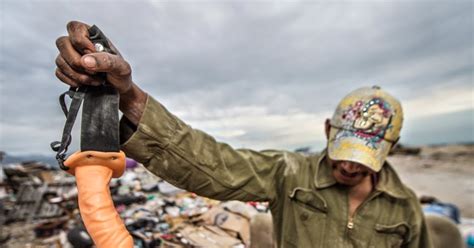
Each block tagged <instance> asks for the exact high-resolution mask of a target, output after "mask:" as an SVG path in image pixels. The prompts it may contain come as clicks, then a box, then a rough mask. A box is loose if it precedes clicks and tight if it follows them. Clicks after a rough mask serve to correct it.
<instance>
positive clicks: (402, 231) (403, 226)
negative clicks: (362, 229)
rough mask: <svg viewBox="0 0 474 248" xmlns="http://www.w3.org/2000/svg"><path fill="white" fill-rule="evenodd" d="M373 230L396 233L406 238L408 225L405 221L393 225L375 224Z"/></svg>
mask: <svg viewBox="0 0 474 248" xmlns="http://www.w3.org/2000/svg"><path fill="white" fill-rule="evenodd" d="M375 230H376V231H377V232H379V233H386V234H398V235H400V237H402V238H408V235H409V233H410V226H409V225H408V224H407V223H406V222H400V223H397V224H393V225H383V224H376V225H375Z"/></svg>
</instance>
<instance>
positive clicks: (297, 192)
mask: <svg viewBox="0 0 474 248" xmlns="http://www.w3.org/2000/svg"><path fill="white" fill-rule="evenodd" d="M289 197H290V198H291V199H292V200H295V201H298V202H300V203H303V204H305V205H306V206H308V207H310V208H312V209H314V210H318V211H322V212H324V213H327V204H326V201H324V199H323V198H321V197H320V196H318V195H317V194H316V193H315V192H314V190H312V189H306V188H301V187H296V188H294V189H293V190H292V191H291V192H290V196H289Z"/></svg>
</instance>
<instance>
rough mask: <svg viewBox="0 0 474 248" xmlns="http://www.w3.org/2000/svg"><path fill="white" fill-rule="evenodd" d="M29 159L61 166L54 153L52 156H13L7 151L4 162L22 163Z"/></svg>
mask: <svg viewBox="0 0 474 248" xmlns="http://www.w3.org/2000/svg"><path fill="white" fill-rule="evenodd" d="M27 161H38V162H43V163H45V164H48V165H50V166H51V167H53V168H59V166H58V162H57V161H56V158H55V157H54V154H51V156H45V155H35V154H32V155H20V156H12V155H8V153H7V154H6V155H5V157H4V158H3V161H2V164H17V163H22V162H27Z"/></svg>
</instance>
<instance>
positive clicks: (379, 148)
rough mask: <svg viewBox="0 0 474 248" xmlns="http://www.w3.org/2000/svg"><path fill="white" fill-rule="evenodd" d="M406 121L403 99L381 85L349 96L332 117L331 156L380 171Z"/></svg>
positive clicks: (355, 91)
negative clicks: (383, 88)
mask: <svg viewBox="0 0 474 248" xmlns="http://www.w3.org/2000/svg"><path fill="white" fill-rule="evenodd" d="M402 122H403V110H402V106H401V104H400V102H399V101H398V100H397V99H396V98H394V97H393V96H391V95H390V94H388V93H387V92H385V91H383V90H382V89H380V87H378V86H373V87H364V88H360V89H357V90H354V91H353V92H351V93H349V94H348V95H347V96H345V97H344V98H343V99H342V100H341V102H340V103H339V105H338V106H337V108H336V111H335V112H334V115H333V117H332V119H331V131H330V133H329V140H328V155H329V158H331V159H332V160H347V161H353V162H357V163H360V164H363V165H365V166H367V167H369V168H370V169H372V170H373V171H376V172H378V171H380V169H382V166H383V164H384V162H385V159H386V158H387V155H388V153H389V151H390V148H391V147H392V145H393V144H394V143H395V142H396V141H397V140H398V138H399V136H400V130H401V128H402Z"/></svg>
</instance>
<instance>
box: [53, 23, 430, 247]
mask: <svg viewBox="0 0 474 248" xmlns="http://www.w3.org/2000/svg"><path fill="white" fill-rule="evenodd" d="M87 28H88V26H87V25H86V24H83V23H79V22H70V23H69V24H68V26H67V29H68V33H69V35H68V36H64V37H60V38H58V40H57V41H56V44H57V47H58V49H59V51H60V54H59V55H58V57H57V59H56V64H57V67H58V68H57V70H56V76H57V77H58V78H59V79H60V80H61V81H63V82H64V83H66V84H68V85H71V86H79V85H96V84H99V82H100V80H98V79H97V78H95V76H94V75H93V74H94V72H107V80H108V82H110V83H111V84H112V85H114V86H115V87H116V88H117V90H118V91H119V93H120V110H121V111H122V112H123V114H124V117H123V119H122V121H121V140H122V144H123V150H124V151H125V152H126V153H127V155H128V156H130V157H132V158H134V159H136V160H138V161H139V162H141V163H143V164H144V165H145V166H146V167H147V168H148V169H149V170H150V171H151V172H153V173H154V174H156V175H158V176H160V177H161V178H163V179H165V180H167V181H168V182H170V183H172V184H174V185H176V186H178V187H180V188H183V189H186V190H188V191H192V192H195V193H197V194H199V195H202V196H206V197H210V198H214V199H218V200H231V199H232V200H241V201H268V202H269V203H270V208H271V212H272V216H273V225H274V232H275V238H276V240H277V243H278V246H279V247H364V248H365V247H431V245H430V239H429V236H428V232H427V229H426V225H425V221H424V218H423V214H422V211H421V208H420V206H419V204H418V200H417V197H416V196H415V194H414V193H413V192H412V191H411V190H410V189H408V188H407V187H406V186H405V185H404V184H403V183H402V182H401V181H400V179H399V177H398V176H397V174H396V173H395V171H394V170H393V168H392V167H391V166H390V165H389V164H388V163H386V162H385V159H386V156H387V154H388V152H389V150H390V148H391V147H392V146H393V144H395V143H396V141H397V140H398V137H399V133H400V129H401V125H402V119H403V113H402V109H401V106H400V104H399V102H398V101H397V100H396V99H395V98H393V97H392V96H390V95H389V94H388V93H386V92H384V91H383V90H381V89H380V88H378V87H372V88H362V89H358V90H356V91H353V92H351V93H350V94H349V95H348V96H346V97H345V98H343V100H342V101H341V103H340V104H339V105H338V108H337V109H336V111H335V113H334V116H333V117H332V119H331V120H327V121H326V134H327V138H328V147H327V149H326V150H325V151H323V152H322V153H321V154H318V155H314V156H310V157H305V156H302V155H300V154H297V153H293V152H287V151H274V150H268V151H261V152H256V151H252V150H248V149H234V148H232V147H230V146H229V145H227V144H224V143H219V142H217V141H216V140H215V139H214V138H213V137H211V136H209V135H208V134H206V133H204V132H201V131H199V130H196V129H193V128H191V127H190V126H189V125H187V124H185V123H184V122H183V121H181V120H180V119H178V118H177V117H176V116H174V115H173V114H171V113H170V112H168V111H167V110H166V109H165V107H164V106H163V105H161V104H160V103H159V102H158V101H156V100H155V99H154V98H152V97H151V96H148V95H147V94H146V93H145V92H144V91H143V90H141V89H140V88H139V87H138V86H137V85H136V84H135V83H134V82H133V81H132V77H131V69H130V65H129V64H128V63H127V62H126V61H125V60H124V59H123V58H122V57H121V56H120V54H119V53H118V51H117V50H116V49H115V48H113V49H114V50H115V52H116V53H117V55H113V54H108V53H95V52H93V51H95V49H94V45H93V44H92V43H91V42H90V41H89V39H88V34H87Z"/></svg>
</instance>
